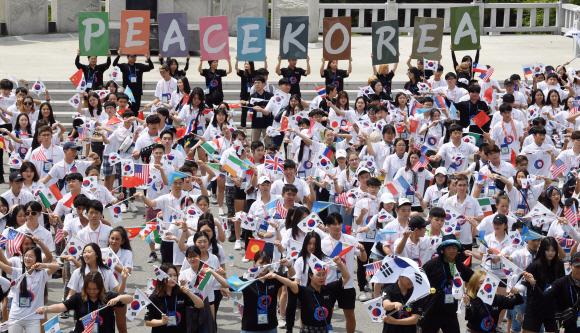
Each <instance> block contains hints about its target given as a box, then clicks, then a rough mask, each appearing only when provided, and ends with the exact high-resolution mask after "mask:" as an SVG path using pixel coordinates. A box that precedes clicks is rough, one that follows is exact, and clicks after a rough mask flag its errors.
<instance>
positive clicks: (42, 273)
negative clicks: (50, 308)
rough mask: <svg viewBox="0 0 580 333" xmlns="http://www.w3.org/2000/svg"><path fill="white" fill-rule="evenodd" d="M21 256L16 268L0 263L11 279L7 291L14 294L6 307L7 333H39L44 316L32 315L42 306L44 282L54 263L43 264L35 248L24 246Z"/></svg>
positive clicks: (39, 252) (53, 269)
mask: <svg viewBox="0 0 580 333" xmlns="http://www.w3.org/2000/svg"><path fill="white" fill-rule="evenodd" d="M22 256H23V258H24V259H23V260H22V265H21V266H19V267H13V266H12V265H7V264H6V263H4V262H3V261H0V269H2V271H3V272H6V275H7V277H8V278H10V279H11V280H12V285H11V292H12V293H13V295H15V296H14V297H13V302H12V306H11V308H10V321H11V328H10V332H23V331H26V332H27V333H28V332H30V333H40V321H41V320H42V319H43V318H44V316H41V315H38V314H34V313H35V311H36V309H37V308H39V307H40V306H41V305H42V304H43V303H44V297H43V296H44V294H45V288H46V287H47V282H48V281H49V280H50V276H51V274H52V273H54V272H56V270H57V269H58V264H56V263H55V264H48V263H43V262H42V250H41V249H40V248H39V247H37V246H30V247H28V248H27V249H26V252H23V253H22ZM5 321H7V320H5Z"/></svg>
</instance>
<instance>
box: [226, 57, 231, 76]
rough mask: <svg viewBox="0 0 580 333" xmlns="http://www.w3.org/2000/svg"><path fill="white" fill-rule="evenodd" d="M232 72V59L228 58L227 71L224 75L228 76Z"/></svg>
mask: <svg viewBox="0 0 580 333" xmlns="http://www.w3.org/2000/svg"><path fill="white" fill-rule="evenodd" d="M231 72H232V57H231V56H228V70H227V71H226V74H230V73H231Z"/></svg>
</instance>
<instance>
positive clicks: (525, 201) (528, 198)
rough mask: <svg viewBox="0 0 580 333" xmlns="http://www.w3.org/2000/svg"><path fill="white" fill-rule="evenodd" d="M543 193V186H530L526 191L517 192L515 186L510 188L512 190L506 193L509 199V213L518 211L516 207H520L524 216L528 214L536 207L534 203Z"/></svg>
mask: <svg viewBox="0 0 580 333" xmlns="http://www.w3.org/2000/svg"><path fill="white" fill-rule="evenodd" d="M543 191H544V184H539V185H533V186H530V187H529V188H528V189H527V190H523V189H522V190H518V189H517V188H516V187H515V186H512V190H511V191H509V192H507V195H508V197H509V198H510V212H514V213H515V212H516V211H517V210H518V209H520V208H518V207H521V209H523V210H524V213H525V214H527V213H529V212H530V210H532V209H534V207H535V206H536V202H537V201H538V198H539V197H540V195H542V192H543Z"/></svg>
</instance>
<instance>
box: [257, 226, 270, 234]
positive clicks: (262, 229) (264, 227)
mask: <svg viewBox="0 0 580 333" xmlns="http://www.w3.org/2000/svg"><path fill="white" fill-rule="evenodd" d="M267 231H268V228H267V227H266V226H265V225H263V224H261V225H260V227H259V228H258V232H263V233H266V232H267Z"/></svg>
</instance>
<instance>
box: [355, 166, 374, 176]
mask: <svg viewBox="0 0 580 333" xmlns="http://www.w3.org/2000/svg"><path fill="white" fill-rule="evenodd" d="M363 172H368V173H371V172H370V171H369V169H367V168H365V167H362V168H359V169H358V170H357V171H356V175H357V176H359V175H360V174H361V173H363Z"/></svg>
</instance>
